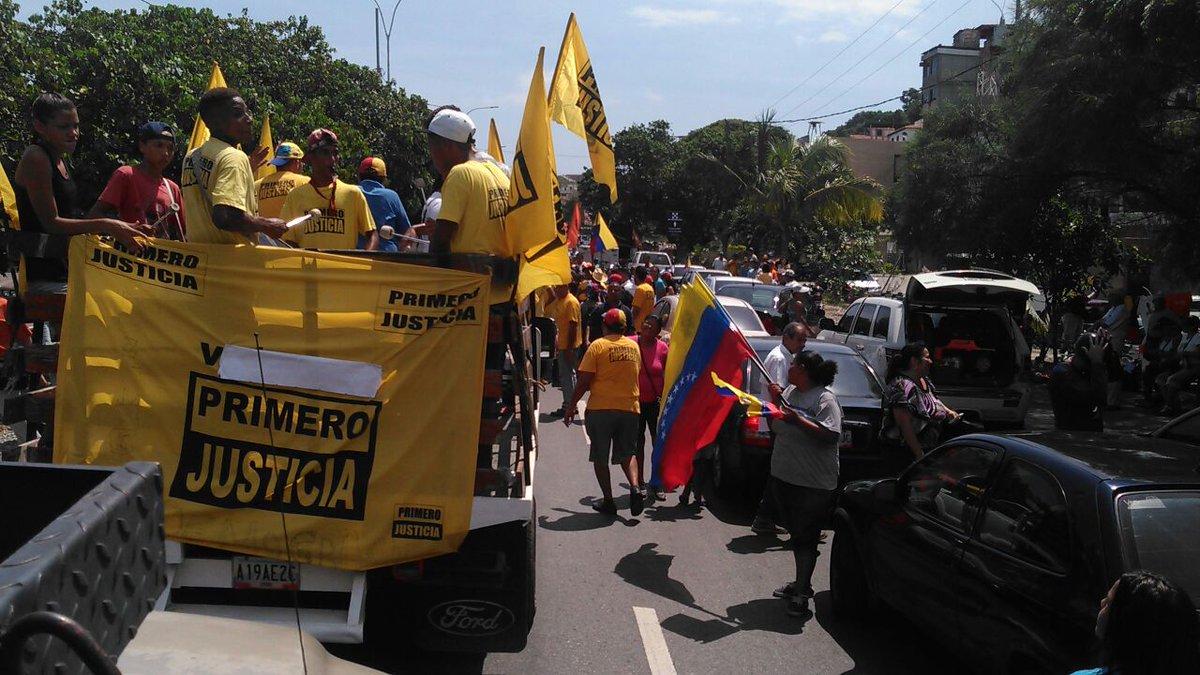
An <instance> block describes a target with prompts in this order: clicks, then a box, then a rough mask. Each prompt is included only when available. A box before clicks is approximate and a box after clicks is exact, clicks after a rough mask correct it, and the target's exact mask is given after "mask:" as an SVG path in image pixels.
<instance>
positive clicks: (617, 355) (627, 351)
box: [608, 345, 639, 363]
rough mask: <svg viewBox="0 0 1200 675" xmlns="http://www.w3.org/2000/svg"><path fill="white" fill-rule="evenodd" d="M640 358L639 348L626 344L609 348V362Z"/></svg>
mask: <svg viewBox="0 0 1200 675" xmlns="http://www.w3.org/2000/svg"><path fill="white" fill-rule="evenodd" d="M638 358H639V353H638V350H637V349H635V348H633V347H626V346H625V345H617V346H615V347H613V348H612V349H610V350H608V362H609V363H620V362H622V361H637V360H638Z"/></svg>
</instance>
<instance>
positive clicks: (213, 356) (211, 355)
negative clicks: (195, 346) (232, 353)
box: [200, 342, 225, 366]
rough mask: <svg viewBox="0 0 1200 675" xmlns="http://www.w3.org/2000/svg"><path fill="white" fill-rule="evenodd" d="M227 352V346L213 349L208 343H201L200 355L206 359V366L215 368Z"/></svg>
mask: <svg viewBox="0 0 1200 675" xmlns="http://www.w3.org/2000/svg"><path fill="white" fill-rule="evenodd" d="M224 352H225V345H219V346H217V347H215V348H214V347H213V346H212V345H210V344H208V343H207V342H201V343H200V354H201V355H202V356H203V357H204V365H206V366H215V365H217V361H220V360H221V354H222V353H224Z"/></svg>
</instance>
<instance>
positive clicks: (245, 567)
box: [233, 556, 300, 591]
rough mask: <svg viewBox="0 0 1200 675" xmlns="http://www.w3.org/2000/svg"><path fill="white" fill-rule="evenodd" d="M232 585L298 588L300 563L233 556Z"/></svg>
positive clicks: (292, 589) (284, 589)
mask: <svg viewBox="0 0 1200 675" xmlns="http://www.w3.org/2000/svg"><path fill="white" fill-rule="evenodd" d="M233 587H234V588H259V589H263V588H265V589H271V590H283V591H294V590H299V588H300V565H298V564H296V563H286V562H280V561H278V560H268V559H266V558H247V557H242V556H234V558H233Z"/></svg>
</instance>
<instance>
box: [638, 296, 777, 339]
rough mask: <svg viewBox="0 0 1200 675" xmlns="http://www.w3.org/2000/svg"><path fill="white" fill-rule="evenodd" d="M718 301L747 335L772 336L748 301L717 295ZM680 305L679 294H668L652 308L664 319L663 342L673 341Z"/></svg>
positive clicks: (653, 311)
mask: <svg viewBox="0 0 1200 675" xmlns="http://www.w3.org/2000/svg"><path fill="white" fill-rule="evenodd" d="M717 302H719V303H720V304H721V306H722V307H724V308H725V311H726V312H728V313H729V318H730V319H732V320H733V323H734V324H736V325H737V327H738V328H739V329H741V331H742V334H743V335H745V336H746V337H748V338H749V337H770V335H771V334H770V333H768V332H767V329H766V328H764V327H763V323H762V320H760V319H759V318H758V314H757V313H756V312H755V311H754V308H753V307H751V306H750V305H749V303H747V302H746V301H744V300H739V299H737V298H725V297H721V296H717ZM678 305H679V296H678V295H666V296H663V297H662V298H659V300H658V302H656V303H655V304H654V309H653V310H651V313H652V314H654V315H655V316H657V317H659V318H660V319H662V324H663V329H662V335H661V336H660V338H661V339H662V340H663V342H668V343H669V342H670V341H671V331H672V330H674V328H675V308H676V307H677V306H678Z"/></svg>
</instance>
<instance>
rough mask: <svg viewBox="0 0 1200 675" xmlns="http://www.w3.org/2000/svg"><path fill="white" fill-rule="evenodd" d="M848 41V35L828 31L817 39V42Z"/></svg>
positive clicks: (836, 31) (837, 31)
mask: <svg viewBox="0 0 1200 675" xmlns="http://www.w3.org/2000/svg"><path fill="white" fill-rule="evenodd" d="M846 40H847V38H846V34H845V33H843V32H842V31H840V30H827V31H825V32H824V33H821V35H820V37H818V38H817V42H845V41H846Z"/></svg>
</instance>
